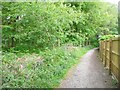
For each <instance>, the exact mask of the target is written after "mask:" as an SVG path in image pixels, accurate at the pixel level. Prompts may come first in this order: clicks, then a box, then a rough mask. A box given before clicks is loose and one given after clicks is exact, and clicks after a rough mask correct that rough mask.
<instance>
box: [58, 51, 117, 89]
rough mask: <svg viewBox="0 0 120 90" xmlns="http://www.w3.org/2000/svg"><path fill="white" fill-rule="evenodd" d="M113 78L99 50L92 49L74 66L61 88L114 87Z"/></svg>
mask: <svg viewBox="0 0 120 90" xmlns="http://www.w3.org/2000/svg"><path fill="white" fill-rule="evenodd" d="M112 87H115V86H113V85H112V78H111V76H110V75H109V74H108V71H107V70H106V69H104V66H103V64H102V62H101V60H99V57H98V51H97V50H96V49H92V50H90V51H88V52H87V54H85V55H84V56H83V57H82V58H81V60H80V63H79V64H78V65H77V66H76V67H74V68H72V69H71V70H70V71H69V72H68V74H67V76H66V78H65V79H64V80H63V81H62V83H61V84H60V86H59V88H112Z"/></svg>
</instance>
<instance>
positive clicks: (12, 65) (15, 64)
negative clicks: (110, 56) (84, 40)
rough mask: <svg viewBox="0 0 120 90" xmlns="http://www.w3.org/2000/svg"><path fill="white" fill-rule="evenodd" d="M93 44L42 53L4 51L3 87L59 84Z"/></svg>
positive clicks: (42, 86)
mask: <svg viewBox="0 0 120 90" xmlns="http://www.w3.org/2000/svg"><path fill="white" fill-rule="evenodd" d="M89 49H90V47H85V48H81V47H66V46H64V47H59V48H54V49H53V50H46V51H45V52H41V53H39V54H29V53H25V54H22V53H21V54H20V53H19V54H14V53H5V54H3V58H2V87H34V88H36V87H39V88H54V87H57V86H58V85H59V84H60V82H61V80H62V79H63V78H64V76H65V74H66V73H67V71H68V70H69V69H70V68H71V67H72V66H73V65H74V64H76V63H78V62H79V58H80V57H81V56H83V55H84V54H85V53H86V52H87V51H88V50H89Z"/></svg>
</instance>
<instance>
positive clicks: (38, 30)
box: [1, 2, 118, 87]
mask: <svg viewBox="0 0 120 90" xmlns="http://www.w3.org/2000/svg"><path fill="white" fill-rule="evenodd" d="M1 7H2V53H3V57H2V64H3V67H2V86H3V87H57V86H58V85H59V83H60V81H61V79H63V78H64V76H65V74H66V72H67V71H68V69H69V68H70V67H71V66H72V65H74V64H75V63H77V62H78V59H79V58H80V57H81V56H82V55H83V54H85V53H86V52H87V51H88V50H89V49H90V47H98V46H99V38H100V37H103V36H104V35H107V37H111V36H112V35H117V34H118V32H117V29H118V21H117V19H118V9H117V5H114V4H110V3H105V2H2V5H1ZM104 38H105V36H104ZM68 45H69V47H68Z"/></svg>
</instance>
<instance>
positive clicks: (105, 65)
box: [104, 41, 107, 67]
mask: <svg viewBox="0 0 120 90" xmlns="http://www.w3.org/2000/svg"><path fill="white" fill-rule="evenodd" d="M104 43H105V56H104V57H105V58H104V59H105V65H104V66H105V67H106V57H107V55H106V52H107V41H105V42H104Z"/></svg>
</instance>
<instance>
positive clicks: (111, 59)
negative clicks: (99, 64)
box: [100, 37, 120, 82]
mask: <svg viewBox="0 0 120 90" xmlns="http://www.w3.org/2000/svg"><path fill="white" fill-rule="evenodd" d="M118 43H120V37H118V38H114V39H111V40H106V41H101V42H100V57H101V60H102V61H103V64H104V66H105V67H106V68H107V69H109V74H112V75H113V76H114V77H115V78H116V80H118V81H119V78H120V66H119V59H120V54H119V49H118V48H119V46H118ZM119 82H120V81H119Z"/></svg>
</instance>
